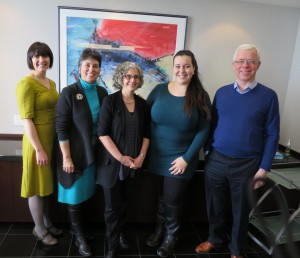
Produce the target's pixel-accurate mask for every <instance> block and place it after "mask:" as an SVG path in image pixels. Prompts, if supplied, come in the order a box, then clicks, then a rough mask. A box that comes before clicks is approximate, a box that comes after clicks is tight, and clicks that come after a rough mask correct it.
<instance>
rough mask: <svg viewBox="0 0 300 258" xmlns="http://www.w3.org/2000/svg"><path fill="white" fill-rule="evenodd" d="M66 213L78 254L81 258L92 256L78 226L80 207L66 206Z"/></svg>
mask: <svg viewBox="0 0 300 258" xmlns="http://www.w3.org/2000/svg"><path fill="white" fill-rule="evenodd" d="M68 212H69V217H70V222H71V232H72V233H73V234H74V236H75V244H76V246H77V247H78V252H79V253H80V254H81V255H82V256H91V255H93V253H92V251H91V248H90V247H89V245H88V244H87V242H86V239H85V236H84V233H83V230H82V227H81V224H80V205H79V204H77V205H68Z"/></svg>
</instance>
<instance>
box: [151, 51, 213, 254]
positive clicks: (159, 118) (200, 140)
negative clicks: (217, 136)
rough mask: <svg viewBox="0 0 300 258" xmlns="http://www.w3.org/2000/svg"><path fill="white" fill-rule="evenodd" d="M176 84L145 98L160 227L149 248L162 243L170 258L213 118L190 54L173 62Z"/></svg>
mask: <svg viewBox="0 0 300 258" xmlns="http://www.w3.org/2000/svg"><path fill="white" fill-rule="evenodd" d="M173 78H174V81H172V82H169V83H165V84H160V85H158V86H156V87H155V88H154V89H153V91H152V92H151V93H150V95H149V96H148V98H147V103H148V105H149V107H150V110H151V120H152V122H151V141H150V156H149V171H150V172H151V173H152V174H153V175H154V180H155V186H157V195H158V208H157V214H156V217H157V227H156V229H155V230H154V233H153V234H151V235H150V236H149V237H148V239H147V241H146V244H147V245H148V246H156V245H159V244H160V243H161V240H162V239H163V238H164V241H163V243H162V245H161V246H160V248H159V249H158V250H157V254H158V255H159V256H161V257H167V256H168V255H169V253H170V252H171V250H172V248H173V247H174V244H175V242H176V240H177V236H176V235H177V232H178V229H179V227H180V221H181V215H182V210H183V207H182V206H183V198H182V196H184V192H185V190H186V188H187V186H188V184H189V182H190V179H191V178H192V176H193V174H194V171H195V170H196V168H197V166H198V162H199V151H200V149H201V148H202V146H203V144H204V143H205V141H206V139H207V137H208V133H209V129H210V118H211V111H210V109H211V102H210V99H209V96H208V94H207V92H206V91H205V90H204V88H203V86H202V84H201V81H200V79H199V75H198V65H197V62H196V59H195V57H194V55H193V53H192V52H191V51H189V50H181V51H179V52H177V53H176V54H175V56H174V58H173Z"/></svg>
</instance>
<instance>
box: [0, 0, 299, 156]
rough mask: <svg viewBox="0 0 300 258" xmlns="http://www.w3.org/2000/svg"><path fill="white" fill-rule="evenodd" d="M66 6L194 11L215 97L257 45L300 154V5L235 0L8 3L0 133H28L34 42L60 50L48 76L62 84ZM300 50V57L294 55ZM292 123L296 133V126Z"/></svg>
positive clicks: (192, 23) (194, 32)
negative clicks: (19, 118) (236, 56)
mask: <svg viewBox="0 0 300 258" xmlns="http://www.w3.org/2000/svg"><path fill="white" fill-rule="evenodd" d="M58 6H74V7H75V6H76V7H88V8H97V9H110V10H122V11H136V12H148V13H164V14H174V15H186V16H188V17H189V18H188V28H187V35H186V48H187V49H190V50H192V51H193V52H194V53H195V55H196V57H197V60H198V65H199V69H200V71H201V74H202V80H203V83H204V86H205V87H206V89H207V91H208V92H209V94H210V96H211V98H213V96H214V93H215V91H216V89H217V88H219V87H220V86H221V85H224V84H227V83H230V82H233V80H234V78H235V77H234V73H233V71H232V67H231V59H232V55H233V52H234V50H235V48H236V47H237V46H238V45H239V44H241V43H254V44H256V45H257V46H258V47H259V48H260V50H261V52H262V65H261V67H260V71H259V72H258V74H257V79H258V80H259V81H260V82H262V83H264V84H265V85H267V86H269V87H271V88H273V89H274V90H275V91H276V92H277V93H278V95H279V102H280V110H281V116H282V120H283V121H284V125H287V126H283V127H282V135H283V137H282V138H283V141H281V143H284V142H285V141H286V138H287V137H290V138H292V144H293V147H292V148H294V149H296V150H297V151H300V144H296V142H297V140H296V137H297V134H296V131H299V130H300V125H299V119H298V120H297V121H298V123H295V122H293V121H295V120H296V119H295V117H294V116H295V115H294V112H293V113H292V112H291V110H290V109H291V108H290V104H291V103H293V108H292V109H293V110H297V109H299V104H298V103H297V102H296V101H292V98H293V97H295V96H296V94H295V93H294V91H295V90H296V84H297V82H298V84H299V81H300V80H299V76H296V74H297V73H299V72H297V71H299V68H298V70H297V67H299V51H300V50H299V46H297V45H296V40H298V41H297V42H298V45H299V42H300V40H299V37H300V36H299V34H300V31H299V21H300V8H289V7H279V6H275V5H274V6H272V5H263V4H255V3H247V2H238V1H234V0H227V1H223V0H186V1H179V0H152V1H151V4H149V1H141V0H123V1H119V0H110V1H99V0H89V1H84V0H51V1H45V0H44V1H41V0H26V1H24V0H14V1H11V0H0V33H1V40H0V42H1V43H0V44H1V48H0V56H1V58H2V62H0V73H1V84H0V88H1V92H2V98H1V102H0V119H1V123H0V133H7V134H14V133H16V134H18V133H22V132H23V127H22V126H15V125H14V123H13V116H14V114H18V110H17V103H16V96H15V87H16V84H17V82H18V81H19V80H20V79H21V78H22V77H23V76H25V75H27V74H28V72H29V71H28V68H27V65H26V52H27V49H28V47H29V45H30V44H31V43H32V42H34V41H37V40H39V41H43V42H46V43H47V44H48V45H49V46H50V47H51V49H52V50H53V52H54V55H55V60H54V66H53V68H52V70H50V71H49V72H48V76H49V77H50V78H52V79H54V80H55V81H56V82H57V83H58ZM296 54H297V55H298V60H296V58H294V59H293V57H294V56H295V55H296ZM298 91H299V90H298ZM289 96H291V97H289ZM286 101H287V103H286ZM297 107H298V108H297ZM288 110H289V111H288ZM293 123H294V124H293ZM292 124H293V125H294V126H295V129H294V130H290V129H289V127H290V125H292ZM297 129H298V130H297ZM299 141H300V139H298V142H299Z"/></svg>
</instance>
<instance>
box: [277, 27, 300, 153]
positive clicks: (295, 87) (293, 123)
mask: <svg viewBox="0 0 300 258" xmlns="http://www.w3.org/2000/svg"><path fill="white" fill-rule="evenodd" d="M299 86H300V22H299V30H298V33H297V39H296V42H295V51H294V57H293V63H292V69H291V74H290V80H289V83H288V88H287V93H286V98H285V103H284V107H283V114H282V118H281V141H282V142H283V143H285V142H287V141H288V139H291V148H292V149H294V150H298V151H299V150H300V133H299V131H300V115H299V113H298V112H300V87H299Z"/></svg>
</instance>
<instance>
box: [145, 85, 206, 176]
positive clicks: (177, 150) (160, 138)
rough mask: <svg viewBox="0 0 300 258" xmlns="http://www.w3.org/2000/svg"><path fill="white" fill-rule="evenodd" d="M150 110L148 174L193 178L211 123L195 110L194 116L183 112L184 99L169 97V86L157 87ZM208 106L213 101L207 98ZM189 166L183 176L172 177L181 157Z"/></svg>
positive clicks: (152, 93) (150, 100)
mask: <svg viewBox="0 0 300 258" xmlns="http://www.w3.org/2000/svg"><path fill="white" fill-rule="evenodd" d="M147 103H148V105H149V107H150V109H151V120H152V121H151V140H150V152H149V170H150V172H152V173H154V174H158V175H163V176H169V177H176V178H191V177H192V175H193V173H194V171H195V170H196V169H197V166H198V162H199V151H200V149H201V148H202V146H203V144H204V143H205V141H206V140H207V137H208V134H209V129H210V120H207V118H206V115H205V114H202V113H201V112H200V111H198V110H197V108H196V107H194V109H193V111H192V114H191V115H189V114H187V113H185V112H184V111H183V107H184V97H176V96H173V95H171V94H170V92H169V90H168V83H165V84H160V85H158V86H156V87H155V88H154V89H153V90H152V91H151V93H150V94H149V96H148V98H147ZM207 105H208V106H209V107H210V105H211V104H210V99H209V97H208V95H207ZM181 156H182V157H183V159H184V160H185V161H186V162H187V163H188V167H187V168H186V170H185V173H184V174H180V175H176V176H174V175H171V174H170V171H169V169H170V167H172V165H171V162H173V161H174V160H175V159H177V158H178V157H181Z"/></svg>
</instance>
